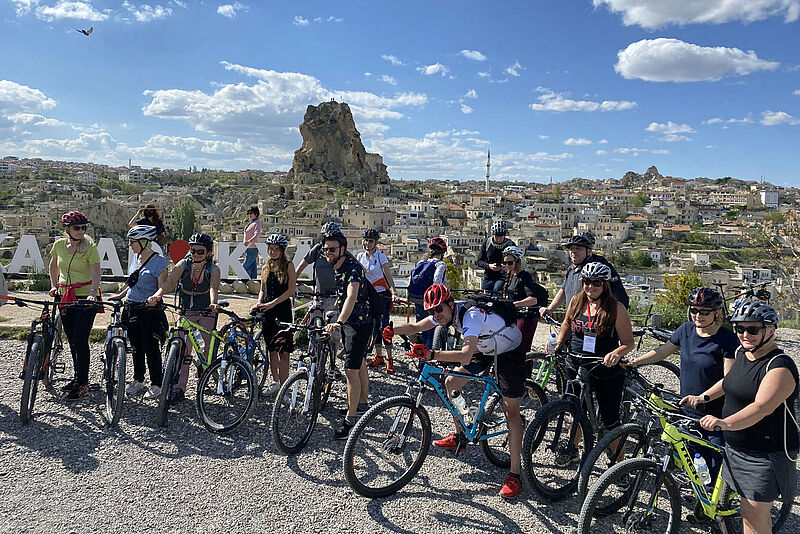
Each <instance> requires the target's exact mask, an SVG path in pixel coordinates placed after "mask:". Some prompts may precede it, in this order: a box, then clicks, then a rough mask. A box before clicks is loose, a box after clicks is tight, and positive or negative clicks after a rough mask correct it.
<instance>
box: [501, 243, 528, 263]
mask: <svg viewBox="0 0 800 534" xmlns="http://www.w3.org/2000/svg"><path fill="white" fill-rule="evenodd" d="M503 256H514V258H516V259H517V260H518V261H519V260H522V258H523V257H524V256H525V253H524V252H522V249H521V248H519V247H515V246H510V247H506V248H504V249H503Z"/></svg>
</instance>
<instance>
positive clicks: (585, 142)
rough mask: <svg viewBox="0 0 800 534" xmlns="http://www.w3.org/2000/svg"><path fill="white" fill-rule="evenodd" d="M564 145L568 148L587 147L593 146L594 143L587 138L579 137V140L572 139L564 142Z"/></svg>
mask: <svg viewBox="0 0 800 534" xmlns="http://www.w3.org/2000/svg"><path fill="white" fill-rule="evenodd" d="M564 144H565V145H567V146H587V145H591V144H592V142H591V141H590V140H588V139H586V138H585V137H579V138H578V139H575V138H574V137H570V138H569V139H565V140H564Z"/></svg>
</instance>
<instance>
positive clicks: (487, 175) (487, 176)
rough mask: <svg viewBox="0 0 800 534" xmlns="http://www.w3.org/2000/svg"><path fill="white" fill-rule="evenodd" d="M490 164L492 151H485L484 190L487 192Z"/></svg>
mask: <svg viewBox="0 0 800 534" xmlns="http://www.w3.org/2000/svg"><path fill="white" fill-rule="evenodd" d="M491 166H492V151H491V149H489V150H487V151H486V192H487V193H488V192H489V167H491Z"/></svg>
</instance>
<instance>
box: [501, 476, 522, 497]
mask: <svg viewBox="0 0 800 534" xmlns="http://www.w3.org/2000/svg"><path fill="white" fill-rule="evenodd" d="M520 492H522V482H521V481H520V479H519V477H518V476H517V477H515V476H514V475H511V474H509V475H508V476H507V477H506V481H505V482H503V487H502V488H500V496H501V497H502V498H504V499H516V498H517V495H519V494H520Z"/></svg>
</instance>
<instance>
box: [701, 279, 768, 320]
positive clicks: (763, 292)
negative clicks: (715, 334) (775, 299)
mask: <svg viewBox="0 0 800 534" xmlns="http://www.w3.org/2000/svg"><path fill="white" fill-rule="evenodd" d="M771 283H772V282H760V283H758V284H746V285H743V286H736V287H732V288H731V289H733V290H738V291H739V293H734V294H733V295H730V296H728V297H726V296H725V292H724V288H725V286H726V285H727V284H722V283H716V284H714V286H715V287H716V288H717V289H718V291H719V293H720V295H722V296H723V298H722V306H723V309H724V310H725V320H726V321H728V322H730V319H731V317H733V315H734V314H735V313H736V310H738V309H739V308H741V307H742V306H744V305H745V304H748V303H750V302H753V301H754V300H760V301H761V302H765V303H767V304H769V300H770V298H772V294H771V293H770V292H769V290H768V289H767V286H768V285H769V284H771ZM730 301H733V304H731V305H730V308H729V306H728V302H730ZM687 314H688V312H687ZM687 316H688V315H687Z"/></svg>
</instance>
